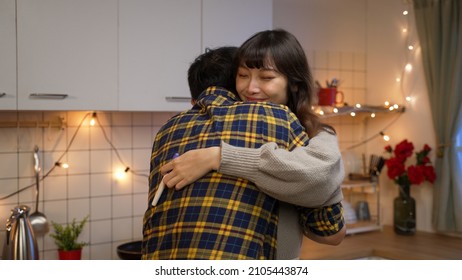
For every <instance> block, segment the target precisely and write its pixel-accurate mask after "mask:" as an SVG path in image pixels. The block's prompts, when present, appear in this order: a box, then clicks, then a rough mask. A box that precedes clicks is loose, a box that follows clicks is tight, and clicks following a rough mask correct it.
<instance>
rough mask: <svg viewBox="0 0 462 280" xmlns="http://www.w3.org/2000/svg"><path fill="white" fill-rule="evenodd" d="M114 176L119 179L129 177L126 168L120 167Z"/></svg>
mask: <svg viewBox="0 0 462 280" xmlns="http://www.w3.org/2000/svg"><path fill="white" fill-rule="evenodd" d="M114 178H115V179H116V180H117V181H121V180H124V179H125V178H127V172H125V170H124V169H122V168H119V169H117V170H116V171H115V172H114Z"/></svg>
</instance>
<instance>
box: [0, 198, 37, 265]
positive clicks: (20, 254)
mask: <svg viewBox="0 0 462 280" xmlns="http://www.w3.org/2000/svg"><path fill="white" fill-rule="evenodd" d="M29 211H30V208H29V207H28V206H26V205H20V206H17V207H15V208H13V209H11V215H10V218H9V219H8V220H7V222H6V238H5V242H4V246H3V254H2V259H4V260H38V258H39V256H38V247H37V240H36V239H35V235H34V232H33V230H32V226H31V224H30V221H29V219H28V214H29Z"/></svg>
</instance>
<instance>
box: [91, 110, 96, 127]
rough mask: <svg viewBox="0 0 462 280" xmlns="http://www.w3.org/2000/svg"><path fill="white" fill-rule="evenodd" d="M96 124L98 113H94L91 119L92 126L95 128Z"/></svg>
mask: <svg viewBox="0 0 462 280" xmlns="http://www.w3.org/2000/svg"><path fill="white" fill-rule="evenodd" d="M95 124H96V112H93V114H92V115H91V119H90V125H91V126H95Z"/></svg>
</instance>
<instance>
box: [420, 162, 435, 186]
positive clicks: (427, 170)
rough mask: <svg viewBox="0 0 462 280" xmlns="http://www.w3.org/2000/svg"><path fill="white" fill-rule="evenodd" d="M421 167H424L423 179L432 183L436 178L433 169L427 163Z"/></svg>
mask: <svg viewBox="0 0 462 280" xmlns="http://www.w3.org/2000/svg"><path fill="white" fill-rule="evenodd" d="M423 167H424V175H425V179H426V180H427V181H429V182H430V183H432V184H433V183H434V182H435V180H436V174H435V169H434V168H433V166H431V165H427V166H423Z"/></svg>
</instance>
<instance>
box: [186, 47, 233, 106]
mask: <svg viewBox="0 0 462 280" xmlns="http://www.w3.org/2000/svg"><path fill="white" fill-rule="evenodd" d="M236 53H237V47H231V46H226V47H219V48H216V49H206V51H205V53H203V54H201V55H200V56H198V57H197V58H196V59H195V60H194V62H193V63H191V66H190V67H189V70H188V84H189V90H190V91H191V97H192V98H193V99H194V100H197V99H198V98H199V95H200V94H201V93H202V92H203V91H204V90H206V89H207V88H208V87H210V86H219V87H223V88H226V89H227V90H229V91H232V92H236V90H235V88H236V80H235V60H234V57H235V54H236Z"/></svg>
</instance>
